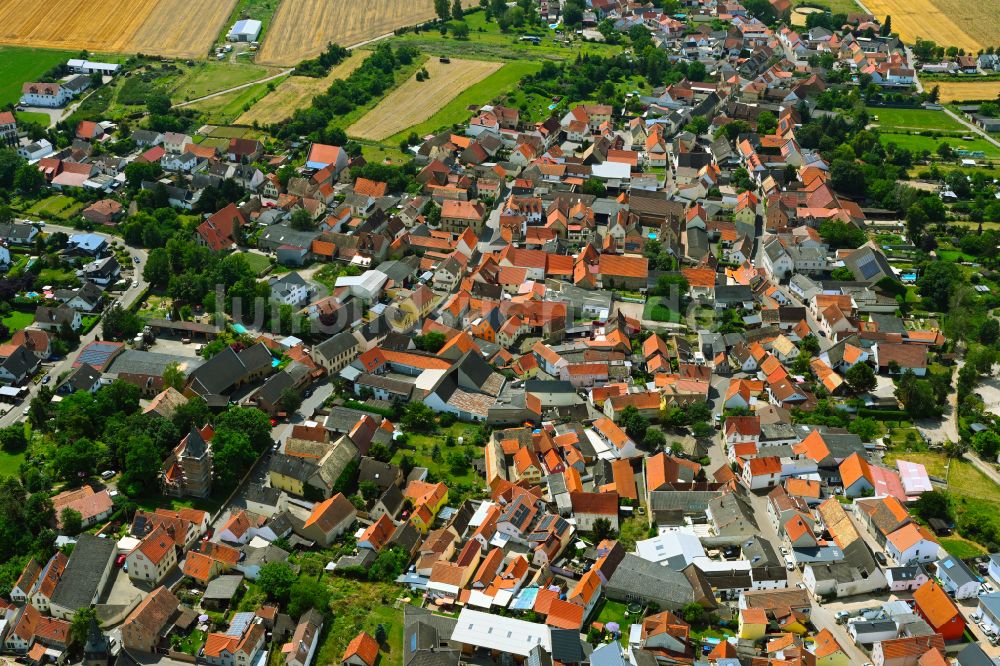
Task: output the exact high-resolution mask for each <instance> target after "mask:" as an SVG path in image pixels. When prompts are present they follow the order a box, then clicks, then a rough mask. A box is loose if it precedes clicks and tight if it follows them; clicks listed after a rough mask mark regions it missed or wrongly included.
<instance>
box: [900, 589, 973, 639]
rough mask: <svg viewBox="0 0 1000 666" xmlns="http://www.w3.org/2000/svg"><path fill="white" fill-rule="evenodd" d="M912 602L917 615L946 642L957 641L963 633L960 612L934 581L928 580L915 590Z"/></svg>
mask: <svg viewBox="0 0 1000 666" xmlns="http://www.w3.org/2000/svg"><path fill="white" fill-rule="evenodd" d="M913 601H914V603H915V604H916V611H917V613H919V614H920V616H921V617H923V618H924V620H926V621H927V624H929V625H930V626H931V629H933V630H934V631H936V632H937V633H939V634H941V636H942V637H943V638H944V639H945V640H946V641H950V640H956V639H959V638H961V637H962V634H963V633H965V618H964V617H963V616H962V612H961V611H960V610H959V609H958V606H956V605H955V602H954V601H952V600H951V597H949V596H948V595H947V594H946V593H945V591H944V590H943V589H942V588H941V586H940V585H938V584H937V583H936V582H935V581H933V580H929V581H927V582H926V583H924V584H923V585H921V586H920V587H919V588H917V590H916V591H914V593H913Z"/></svg>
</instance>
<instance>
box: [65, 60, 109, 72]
mask: <svg viewBox="0 0 1000 666" xmlns="http://www.w3.org/2000/svg"><path fill="white" fill-rule="evenodd" d="M66 65H67V66H68V67H69V68H70V69H72V70H73V71H74V72H76V73H77V74H100V75H101V76H114V75H115V74H117V73H118V72H120V71H121V69H122V66H121V65H118V64H116V63H112V62H94V61H93V60H82V59H80V58H70V59H69V60H68V61H66Z"/></svg>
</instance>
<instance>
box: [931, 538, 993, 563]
mask: <svg viewBox="0 0 1000 666" xmlns="http://www.w3.org/2000/svg"><path fill="white" fill-rule="evenodd" d="M938 541H940V542H941V547H942V548H944V549H945V550H946V551H947V552H948V553H949V554H950V555H954V556H955V557H957V558H958V559H960V560H965V559H968V558H970V557H977V556H979V555H984V554H985V553H986V549H985V548H983V547H982V546H980V545H979V544H977V543H974V542H972V541H969V540H968V539H963V538H962V537H960V536H951V537H942V538H940V539H938Z"/></svg>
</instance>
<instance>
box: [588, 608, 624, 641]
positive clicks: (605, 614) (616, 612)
mask: <svg viewBox="0 0 1000 666" xmlns="http://www.w3.org/2000/svg"><path fill="white" fill-rule="evenodd" d="M591 617H592V618H593V620H594V621H595V622H600V623H602V624H603V625H604V626H607V625H608V622H617V623H618V627H619V629H620V630H621V633H622V638H627V637H628V627H629V625H630V624H632V621H631V620H629V619H628V617H627V616H626V614H625V604H624V603H622V602H620V601H612V600H611V599H605V600H604V603H603V604H601V606H600V610H599V611H597V612H596V613H593V614H592V615H591Z"/></svg>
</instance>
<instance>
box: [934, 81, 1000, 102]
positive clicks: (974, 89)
mask: <svg viewBox="0 0 1000 666" xmlns="http://www.w3.org/2000/svg"><path fill="white" fill-rule="evenodd" d="M931 86H937V87H938V90H939V92H940V94H941V101H942V102H964V101H972V100H994V99H996V97H997V95H1000V81H954V82H952V81H942V82H940V83H939V82H937V81H935V82H933V83H928V84H926V87H928V88H929V87H931Z"/></svg>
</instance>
